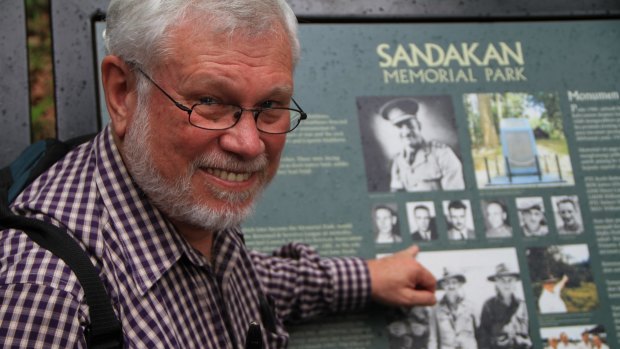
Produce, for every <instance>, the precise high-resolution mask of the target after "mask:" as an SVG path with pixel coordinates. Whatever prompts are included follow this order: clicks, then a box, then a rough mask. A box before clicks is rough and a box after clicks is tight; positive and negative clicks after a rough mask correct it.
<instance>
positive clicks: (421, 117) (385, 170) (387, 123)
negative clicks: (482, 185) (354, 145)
mask: <svg viewBox="0 0 620 349" xmlns="http://www.w3.org/2000/svg"><path fill="white" fill-rule="evenodd" d="M357 109H358V115H359V125H360V132H361V141H362V150H363V154H364V164H365V169H366V179H367V184H368V191H369V192H398V191H402V192H424V191H454V190H464V189H465V180H464V177H463V165H462V159H461V150H460V147H459V140H458V132H457V128H456V121H455V115H454V108H453V104H452V98H451V97H450V96H389V97H384V96H370V97H357Z"/></svg>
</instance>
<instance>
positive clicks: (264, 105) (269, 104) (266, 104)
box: [260, 101, 279, 108]
mask: <svg viewBox="0 0 620 349" xmlns="http://www.w3.org/2000/svg"><path fill="white" fill-rule="evenodd" d="M277 106H279V105H278V103H276V102H274V101H264V102H263V103H261V105H260V107H261V108H274V107H277Z"/></svg>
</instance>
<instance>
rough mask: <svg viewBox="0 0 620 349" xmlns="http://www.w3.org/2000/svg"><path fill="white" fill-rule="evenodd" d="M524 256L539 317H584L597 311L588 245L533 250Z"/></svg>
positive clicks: (555, 246)
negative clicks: (567, 314) (552, 315)
mask: <svg viewBox="0 0 620 349" xmlns="http://www.w3.org/2000/svg"><path fill="white" fill-rule="evenodd" d="M526 256H527V264H528V268H529V273H530V279H531V281H532V287H533V291H534V296H535V299H536V305H537V308H538V312H539V313H540V314H543V315H544V314H556V315H558V314H565V313H583V312H588V311H592V310H593V309H595V308H597V307H598V305H599V298H598V292H597V287H596V283H595V281H594V277H593V276H592V270H591V269H590V252H589V251H588V245H586V244H574V245H553V246H547V247H532V248H529V249H527V251H526Z"/></svg>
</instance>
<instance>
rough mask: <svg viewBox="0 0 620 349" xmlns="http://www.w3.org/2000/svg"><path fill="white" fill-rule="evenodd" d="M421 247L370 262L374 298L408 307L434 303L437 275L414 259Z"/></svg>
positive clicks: (378, 300)
mask: <svg viewBox="0 0 620 349" xmlns="http://www.w3.org/2000/svg"><path fill="white" fill-rule="evenodd" d="M419 250H420V249H419V248H418V247H417V246H411V247H409V248H408V249H406V250H403V251H400V252H398V253H395V254H393V255H391V256H389V257H385V258H381V259H372V260H369V261H367V263H368V270H369V271H370V283H371V287H372V290H371V295H372V298H373V299H374V300H375V301H377V302H380V303H384V304H388V305H398V306H407V307H410V306H414V305H433V304H435V301H436V300H435V284H436V281H435V277H434V276H433V274H431V273H430V272H429V271H428V270H427V269H426V268H424V267H423V266H422V265H421V264H420V263H418V261H417V260H416V259H415V257H416V255H417V254H418V251H419Z"/></svg>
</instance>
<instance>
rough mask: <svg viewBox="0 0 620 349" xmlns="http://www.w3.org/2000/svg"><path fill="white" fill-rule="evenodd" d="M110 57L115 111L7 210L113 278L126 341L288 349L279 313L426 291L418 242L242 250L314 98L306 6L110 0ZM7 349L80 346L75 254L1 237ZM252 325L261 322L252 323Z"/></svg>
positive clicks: (82, 311) (418, 300)
mask: <svg viewBox="0 0 620 349" xmlns="http://www.w3.org/2000/svg"><path fill="white" fill-rule="evenodd" d="M107 15H108V16H107V28H106V46H107V50H108V52H109V55H108V56H106V57H105V58H104V59H103V63H102V67H101V72H102V78H103V87H104V90H105V98H106V104H107V108H108V110H109V112H110V116H111V124H110V125H109V126H108V127H106V128H105V129H104V130H103V131H102V132H101V133H100V134H99V135H97V136H96V137H95V138H94V139H93V140H92V141H91V142H88V143H86V144H84V145H82V146H80V147H79V148H77V149H76V150H74V151H72V152H70V153H69V154H68V155H67V156H66V157H65V158H64V159H63V160H61V161H60V162H58V163H57V164H56V165H54V166H53V167H52V168H50V170H48V171H47V172H46V173H44V174H43V175H42V176H41V177H39V178H38V179H37V180H36V181H35V182H34V183H33V184H32V185H31V186H30V187H29V188H28V189H26V190H25V191H24V192H23V193H22V194H21V195H20V196H19V197H18V198H17V199H16V200H15V202H14V204H13V207H12V209H13V210H14V211H15V212H18V213H19V214H22V215H27V216H32V217H36V218H38V219H41V220H45V221H47V222H52V223H54V224H56V225H58V226H61V227H62V228H63V230H66V231H67V232H68V233H69V234H70V235H71V236H72V237H73V238H74V239H76V240H77V241H79V243H80V244H81V245H82V247H83V249H84V250H85V252H86V253H87V254H88V255H89V256H90V259H91V261H92V262H93V263H94V265H95V266H96V268H97V269H98V270H99V276H100V278H101V279H102V281H103V283H104V285H105V286H106V288H107V292H108V294H109V296H110V298H111V300H112V303H113V305H114V309H115V312H116V315H117V317H118V318H119V319H120V321H121V323H122V330H123V340H124V347H126V348H235V349H237V348H241V347H243V346H244V343H245V342H246V337H247V331H248V327H249V324H250V323H257V324H258V325H259V326H260V327H261V329H262V330H261V331H260V333H261V334H260V335H259V339H258V341H261V342H262V346H263V348H284V347H287V343H288V334H287V332H286V329H285V328H284V327H283V323H284V322H285V321H289V320H303V319H306V318H310V317H313V316H316V315H319V314H325V313H332V312H340V311H346V310H349V309H357V308H360V307H363V306H364V305H365V304H366V303H367V302H368V301H369V300H370V299H374V300H376V301H379V302H383V303H388V304H394V305H399V306H413V305H416V304H432V303H433V302H434V285H435V283H434V278H433V276H432V275H431V274H430V273H429V272H428V271H427V270H426V269H424V268H423V267H422V266H421V265H419V264H418V263H417V262H416V260H415V258H414V256H415V254H416V253H417V248H416V247H411V248H409V249H407V250H405V251H403V252H400V253H396V254H394V255H392V256H391V257H387V258H383V259H380V260H371V261H367V262H365V261H363V260H360V259H358V258H333V259H322V258H319V257H318V256H317V254H316V253H315V252H314V251H313V250H312V249H310V248H308V247H306V246H304V245H300V244H289V245H287V246H284V247H283V248H282V249H280V250H279V251H276V252H275V253H274V254H273V255H271V256H268V255H263V254H260V253H256V252H252V251H249V250H247V249H246V248H245V246H244V244H243V235H242V233H241V231H240V228H239V224H240V222H241V221H242V220H243V219H244V218H245V217H246V216H247V215H248V214H249V213H250V211H251V210H252V205H253V203H254V201H255V198H256V197H257V195H258V194H259V193H260V192H261V191H262V190H263V188H264V187H265V186H266V185H267V183H269V181H270V180H271V179H272V177H273V176H274V175H275V173H276V170H277V168H278V164H279V159H280V155H281V153H282V149H283V146H284V142H285V139H286V136H285V133H287V132H289V131H292V130H293V129H294V128H295V127H296V126H297V125H298V123H299V121H300V120H301V119H303V118H304V117H305V113H304V112H303V111H302V110H301V108H300V107H299V105H298V104H297V103H296V102H295V101H294V100H293V99H292V95H293V69H294V65H295V62H296V60H297V57H298V55H299V47H298V42H297V37H296V19H295V16H294V14H293V13H292V11H291V9H290V8H289V7H288V5H286V2H285V1H283V0H263V1H255V0H239V1H235V2H231V1H228V0H175V1H172V0H170V1H151V0H112V1H111V2H110V7H109V10H108V13H107ZM0 239H1V242H2V245H3V247H4V248H3V249H2V251H0V260H1V261H2V263H1V264H2V268H0V269H1V270H0V282H1V284H0V297H1V299H2V305H3V308H2V309H3V311H2V312H1V313H0V342H1V343H2V344H3V347H4V348H83V347H85V346H86V340H85V332H86V331H87V329H88V327H89V322H90V317H89V307H88V306H87V303H86V301H85V299H84V292H83V289H82V286H81V285H80V284H79V283H78V281H77V278H76V277H75V275H74V274H73V272H72V271H71V269H69V268H68V267H67V265H66V264H65V263H64V262H63V261H61V260H60V259H59V258H57V257H56V256H54V255H52V254H51V253H50V252H48V251H46V250H43V249H42V248H41V247H39V246H38V245H36V244H34V243H33V242H32V241H31V240H30V239H29V238H28V237H27V236H26V235H25V234H24V233H23V232H21V231H17V230H5V231H2V234H0ZM251 328H252V329H254V331H252V333H253V334H255V333H256V331H255V329H256V325H253V326H251Z"/></svg>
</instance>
